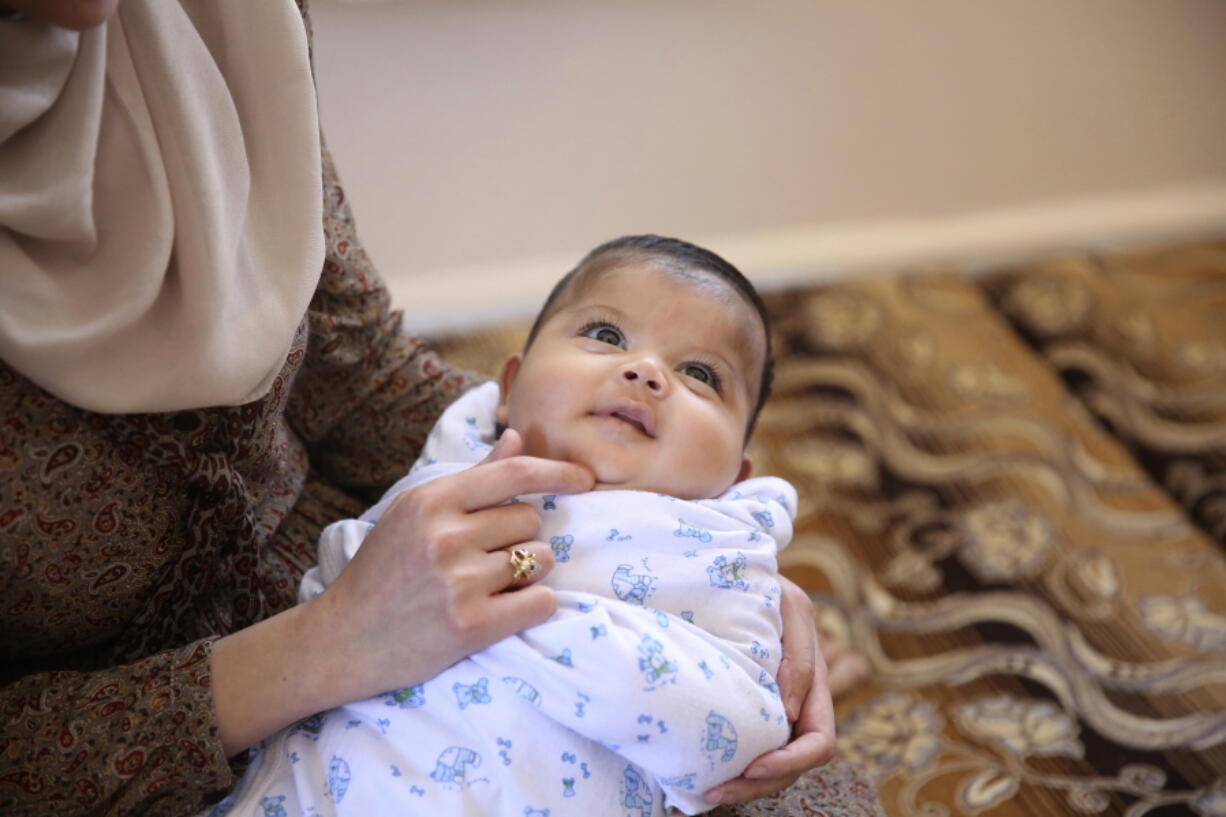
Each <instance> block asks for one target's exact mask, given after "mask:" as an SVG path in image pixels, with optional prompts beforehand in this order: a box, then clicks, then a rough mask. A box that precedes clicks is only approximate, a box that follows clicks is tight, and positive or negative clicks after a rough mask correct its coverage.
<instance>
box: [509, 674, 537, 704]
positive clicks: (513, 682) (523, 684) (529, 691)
mask: <svg viewBox="0 0 1226 817" xmlns="http://www.w3.org/2000/svg"><path fill="white" fill-rule="evenodd" d="M502 681H503V683H505V684H507V685H508V686H510V687H511V688H512V689H514V690H515V694H516V695H518V696H519V697H521V698H523V699H524V700H525V701H527V702H528V703H530V704H532V705H533V706H536V707H539V706H540V705H541V693H540V692H538V691H537V689H536V687H534V686H532V684H530V683H528V682H527V681H525V680H524V679H523V678H516V677H515V676H514V675H507V676H505V677H504V678H503V679H502Z"/></svg>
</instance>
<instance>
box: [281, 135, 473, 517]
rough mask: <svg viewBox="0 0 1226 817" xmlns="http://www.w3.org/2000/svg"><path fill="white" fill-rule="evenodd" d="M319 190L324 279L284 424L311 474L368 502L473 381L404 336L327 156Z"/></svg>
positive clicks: (402, 468)
mask: <svg viewBox="0 0 1226 817" xmlns="http://www.w3.org/2000/svg"><path fill="white" fill-rule="evenodd" d="M323 183H324V240H325V257H324V269H323V275H322V278H321V279H320V283H319V287H318V288H317V290H316V293H315V296H314V298H313V299H312V301H311V306H310V310H309V319H310V324H311V326H310V330H311V331H310V336H311V338H310V342H309V344H308V347H307V350H306V353H305V359H304V360H303V364H302V367H301V369H300V371H299V373H298V378H297V380H296V381H295V383H294V386H293V392H292V396H291V398H290V404H289V418H290V422H291V423H292V424H293V426H294V430H295V431H296V432H297V433H298V434H299V435H300V436H301V438H302V439H303V440H304V441H305V443H306V444H307V447H308V450H309V451H310V454H311V465H312V468H314V469H315V470H317V471H318V472H319V473H321V474H322V475H323V477H324V478H325V479H327V480H329V481H330V482H332V483H334V484H335V485H337V486H338V487H341V488H344V489H347V490H351V491H357V492H361V493H363V494H366V495H368V496H370V497H373V496H376V495H377V493H378V492H380V491H382V489H384V488H386V487H387V486H388V485H390V484H391V483H392V482H393V481H395V480H396V479H398V478H399V477H400V476H402V475H403V474H404V473H405V472H406V471H408V469H409V467H410V466H411V465H412V464H413V461H414V460H415V459H416V457H417V454H418V453H419V452H420V450H421V446H422V443H423V442H424V441H425V438H426V435H427V434H428V433H429V431H430V429H431V428H432V427H433V425H434V422H435V421H436V420H437V419H438V416H439V414H441V413H442V410H443V409H444V408H446V406H447V405H448V404H449V403H451V402H452V401H453V400H455V398H457V397H458V396H459V395H461V394H463V393H464V392H465V391H466V390H468V389H469V388H471V387H472V386H473V385H475V384H476V383H477V382H479V379H478V378H476V377H475V376H474V375H472V374H470V373H468V372H464V371H461V370H458V369H455V368H453V367H451V366H449V365H447V364H446V363H444V362H443V361H442V360H441V359H440V358H439V356H438V355H437V354H436V353H435V352H434V351H433V350H432V349H431V348H430V347H429V346H428V345H427V344H425V343H424V342H422V341H421V340H419V339H417V338H415V337H413V336H411V335H409V334H408V333H406V332H404V331H403V330H402V328H401V314H400V313H399V312H397V311H394V310H392V308H391V304H390V299H389V297H388V293H387V289H386V287H385V286H384V285H383V282H382V280H381V279H380V277H379V274H378V273H377V272H376V270H375V268H374V266H373V265H372V264H371V261H370V258H369V257H368V256H367V254H366V250H365V249H363V247H362V245H361V243H360V242H359V241H358V237H357V232H356V229H355V227H354V223H353V215H352V212H351V211H350V208H349V204H348V202H347V201H346V199H345V192H344V190H343V188H342V187H341V186H340V183H339V181H338V180H337V176H336V170H335V168H334V167H333V163H332V158H331V155H330V154H329V153H328V151H327V149H326V148H325V149H324V151H323Z"/></svg>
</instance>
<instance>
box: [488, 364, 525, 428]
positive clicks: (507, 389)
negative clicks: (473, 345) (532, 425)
mask: <svg viewBox="0 0 1226 817" xmlns="http://www.w3.org/2000/svg"><path fill="white" fill-rule="evenodd" d="M522 360H523V358H521V357H520V356H519V355H511V356H510V357H509V358H507V362H506V363H504V364H502V374H501V375H500V376H499V378H498V408H497V409H495V411H494V419H495V420H496V421H497V422H499V423H500V424H502V425H504V426H505V425H506V424H507V395H509V394H510V393H511V384H512V383H514V382H515V376H516V375H517V374H519V364H520V362H522Z"/></svg>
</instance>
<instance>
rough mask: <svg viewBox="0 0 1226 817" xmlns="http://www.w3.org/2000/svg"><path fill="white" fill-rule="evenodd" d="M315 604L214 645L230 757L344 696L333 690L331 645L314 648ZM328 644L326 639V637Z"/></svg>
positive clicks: (220, 718) (219, 710)
mask: <svg viewBox="0 0 1226 817" xmlns="http://www.w3.org/2000/svg"><path fill="white" fill-rule="evenodd" d="M310 606H311V605H301V606H298V607H292V608H290V609H289V610H285V611H283V612H281V613H278V614H277V615H275V616H273V617H271V618H268V619H265V620H263V621H260V622H257V623H255V624H253V625H252V626H250V627H247V628H246V629H243V630H239V631H238V632H235V633H231V634H230V635H227V636H225V637H223V638H221V639H219V640H218V641H217V642H216V643H215V644H214V645H213V658H212V667H211V670H212V685H213V706H214V711H215V712H216V717H217V731H218V737H219V738H220V740H221V744H222V748H223V749H224V750H225V753H226V756H227V757H230V756H233V755H236V754H238V753H239V752H241V751H243V750H244V749H247V748H249V747H251V746H253V745H254V744H256V743H258V742H259V741H261V740H263V739H264V738H266V737H268V736H269V735H271V734H272V733H273V732H276V731H277V730H279V729H282V728H284V727H286V726H289V725H290V724H291V723H294V722H295V721H297V720H300V719H301V718H304V717H306V716H308V715H312V714H314V713H316V712H319V711H320V710H323V709H327V708H329V707H331V706H335V705H337V704H339V703H343V701H336V700H333V698H335V697H336V696H335V695H334V694H329V690H328V684H329V682H328V678H329V676H330V673H329V672H328V668H327V667H326V666H324V665H323V662H321V661H319V658H320V657H321V656H327V655H328V652H329V651H328V650H326V649H323V650H310V649H308V645H311V644H319V643H320V639H321V635H322V634H321V633H320V632H318V631H316V632H312V626H311V617H312V611H311V610H310V609H309V608H310ZM325 643H326V640H325Z"/></svg>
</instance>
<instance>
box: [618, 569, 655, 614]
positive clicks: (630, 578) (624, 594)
mask: <svg viewBox="0 0 1226 817" xmlns="http://www.w3.org/2000/svg"><path fill="white" fill-rule="evenodd" d="M631 570H634V565H627V564H620V565H618V566H617V568H616V569H615V570H614V571H613V578H612V579H610V580H609V583H610V584H611V585H612V587H613V593H614V595H616V596H617V597H618V598H619V599H621V600H622V601H624V602H627V603H629V604H637V605H639V606H642V605H644V604H646V602H647V597H648V596H650V595H651V594H652V593H653V592H654V591H655V584H656V580H655V577H654V576H649V575H647V574H646V573H631V572H630V571H631Z"/></svg>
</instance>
